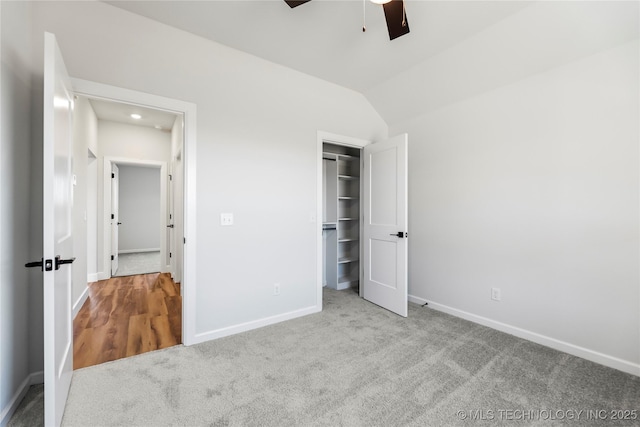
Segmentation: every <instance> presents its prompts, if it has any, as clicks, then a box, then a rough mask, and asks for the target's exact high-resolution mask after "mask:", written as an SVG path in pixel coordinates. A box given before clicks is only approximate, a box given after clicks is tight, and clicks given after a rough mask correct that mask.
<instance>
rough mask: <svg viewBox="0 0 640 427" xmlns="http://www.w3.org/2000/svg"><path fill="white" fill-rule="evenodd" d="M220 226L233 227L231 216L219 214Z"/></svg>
mask: <svg viewBox="0 0 640 427" xmlns="http://www.w3.org/2000/svg"><path fill="white" fill-rule="evenodd" d="M220 225H233V214H232V213H221V214H220Z"/></svg>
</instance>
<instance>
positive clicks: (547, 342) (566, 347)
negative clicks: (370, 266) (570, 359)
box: [408, 295, 640, 376]
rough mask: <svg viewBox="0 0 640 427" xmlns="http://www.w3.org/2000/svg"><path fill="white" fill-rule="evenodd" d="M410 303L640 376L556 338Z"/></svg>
mask: <svg viewBox="0 0 640 427" xmlns="http://www.w3.org/2000/svg"><path fill="white" fill-rule="evenodd" d="M408 299H409V302H412V303H415V304H420V305H424V303H428V304H429V307H430V308H432V309H434V310H437V311H441V312H443V313H447V314H450V315H452V316H455V317H459V318H461V319H465V320H469V321H470V322H473V323H478V324H480V325H483V326H488V327H489V328H492V329H496V330H498V331H501V332H505V333H507V334H510V335H514V336H516V337H518V338H523V339H525V340H528V341H532V342H535V343H537V344H540V345H544V346H546V347H550V348H553V349H555V350H559V351H562V352H564V353H568V354H571V355H573V356H577V357H581V358H583V359H586V360H590V361H591V362H595V363H599V364H601V365H604V366H608V367H609V368H613V369H617V370H619V371H622V372H626V373H628V374H632V375H637V376H640V364H637V363H633V362H629V361H627V360H622V359H619V358H617V357H613V356H609V355H607V354H603V353H599V352H597V351H593V350H590V349H588V348H584V347H580V346H577V345H574V344H570V343H568V342H565V341H561V340H558V339H555V338H551V337H548V336H546V335H541V334H538V333H536V332H532V331H528V330H526V329H522V328H518V327H517V326H512V325H508V324H506V323H502V322H498V321H496V320H492V319H488V318H486V317H482V316H478V315H476V314H473V313H469V312H466V311H462V310H458V309H457V308H453V307H449V306H446V305H443V304H438V303H437V302H433V301H429V300H426V299H423V298H419V297H416V296H413V295H409V298H408Z"/></svg>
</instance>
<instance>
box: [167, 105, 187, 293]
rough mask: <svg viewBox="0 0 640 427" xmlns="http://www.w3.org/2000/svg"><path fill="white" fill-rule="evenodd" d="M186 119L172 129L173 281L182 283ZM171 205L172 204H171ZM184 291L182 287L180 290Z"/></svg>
mask: <svg viewBox="0 0 640 427" xmlns="http://www.w3.org/2000/svg"><path fill="white" fill-rule="evenodd" d="M183 152H184V117H182V116H178V117H176V121H175V122H174V123H173V127H172V128H171V173H172V175H173V182H172V183H171V184H172V185H173V202H172V203H173V218H172V219H173V224H174V228H173V231H174V239H175V242H174V245H173V247H172V248H171V251H172V252H173V254H174V256H173V257H172V261H173V279H174V280H175V281H176V282H181V281H182V269H183V256H184V243H183V242H184V241H183V238H184V203H183V199H184V162H183ZM170 203H171V202H170ZM180 289H181V290H182V287H181V288H180Z"/></svg>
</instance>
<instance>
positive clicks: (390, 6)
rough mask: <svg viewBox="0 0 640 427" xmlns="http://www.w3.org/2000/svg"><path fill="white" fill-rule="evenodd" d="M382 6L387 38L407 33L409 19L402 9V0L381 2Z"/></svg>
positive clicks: (390, 38) (394, 37) (391, 38)
mask: <svg viewBox="0 0 640 427" xmlns="http://www.w3.org/2000/svg"><path fill="white" fill-rule="evenodd" d="M382 7H383V8H384V17H385V19H386V20H387V29H388V30H389V40H393V39H396V38H398V37H400V36H404V35H405V34H407V33H408V32H409V21H408V20H407V14H406V12H405V10H404V1H403V0H391V1H390V2H389V3H385V4H383V5H382Z"/></svg>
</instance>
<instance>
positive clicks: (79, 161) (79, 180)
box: [71, 97, 97, 313]
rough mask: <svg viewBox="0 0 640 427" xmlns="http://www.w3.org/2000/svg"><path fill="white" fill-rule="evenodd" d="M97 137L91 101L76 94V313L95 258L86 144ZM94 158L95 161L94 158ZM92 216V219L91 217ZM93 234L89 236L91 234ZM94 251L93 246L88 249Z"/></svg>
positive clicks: (74, 211) (74, 248)
mask: <svg viewBox="0 0 640 427" xmlns="http://www.w3.org/2000/svg"><path fill="white" fill-rule="evenodd" d="M96 137H97V118H96V115H95V112H94V111H93V108H92V107H91V104H90V103H89V101H88V100H87V99H86V98H82V97H78V98H77V99H76V100H75V102H74V112H73V174H74V175H75V178H76V184H75V186H74V188H73V254H74V256H75V258H76V261H75V262H74V263H73V266H72V267H73V268H72V270H73V273H72V274H73V285H72V299H71V301H72V303H73V308H74V313H77V312H78V311H79V310H80V308H81V307H82V304H83V303H84V301H85V299H86V295H87V293H86V290H87V273H88V271H89V264H91V267H92V270H93V273H95V259H92V260H91V262H90V261H89V257H88V255H89V250H88V247H89V246H88V242H90V241H91V244H92V245H93V244H95V239H94V238H91V239H90V238H89V232H88V229H89V227H88V223H89V221H88V219H89V211H90V209H89V205H90V204H89V202H88V200H89V198H88V196H89V193H90V192H91V193H92V195H94V194H95V187H93V188H92V187H91V186H93V185H94V184H95V183H94V182H92V180H91V179H90V177H89V161H90V160H89V159H88V153H89V147H90V146H95V142H96V139H97V138H96ZM94 161H95V160H94ZM92 219H94V218H92ZM92 237H93V236H92ZM91 249H92V251H93V253H95V250H96V248H95V246H93V247H92V248H91Z"/></svg>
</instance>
